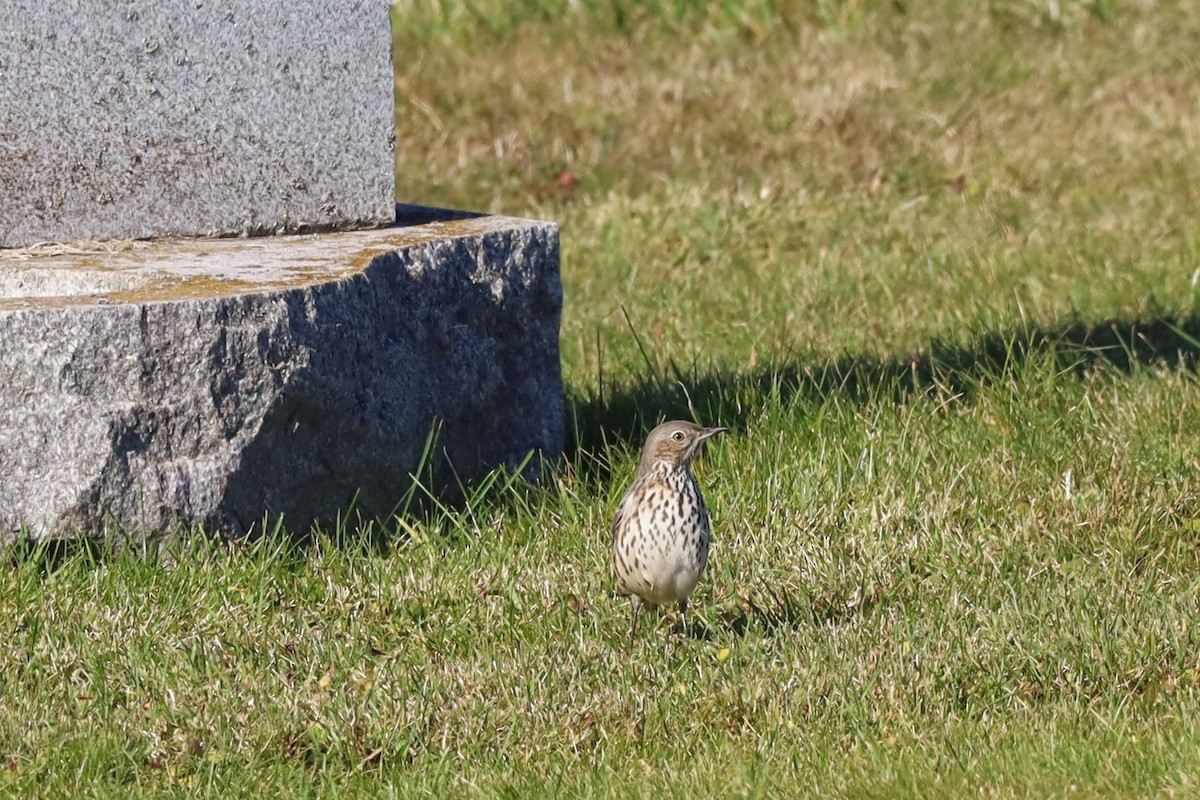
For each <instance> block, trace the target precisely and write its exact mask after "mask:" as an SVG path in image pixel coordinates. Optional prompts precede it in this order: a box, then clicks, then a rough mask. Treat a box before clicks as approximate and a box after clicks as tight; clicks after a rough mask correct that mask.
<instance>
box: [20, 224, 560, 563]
mask: <svg viewBox="0 0 1200 800" xmlns="http://www.w3.org/2000/svg"><path fill="white" fill-rule="evenodd" d="M411 211H412V210H410V212H411ZM412 213H416V212H412ZM420 213H421V214H423V215H424V218H425V219H437V218H438V217H439V215H438V214H436V213H430V212H427V211H422V212H420ZM402 216H404V215H402ZM451 216H454V215H451ZM73 250H74V252H73ZM77 250H78V248H34V249H33V250H32V251H27V252H20V251H15V252H14V251H9V252H8V253H7V254H4V253H3V251H0V342H3V346H2V347H0V539H3V538H12V537H14V536H16V535H18V534H19V532H20V531H21V530H22V529H23V528H24V529H25V530H27V531H28V532H29V533H31V534H33V535H34V536H38V537H41V536H48V535H57V534H70V533H89V532H98V531H100V530H102V529H103V527H104V526H105V525H106V523H109V522H111V523H115V524H117V525H118V526H120V527H121V528H123V529H124V530H127V531H129V532H131V533H133V534H135V535H143V534H148V533H152V532H157V531H164V530H169V529H170V528H171V527H172V526H175V525H177V524H180V523H182V524H185V525H186V524H192V523H201V524H203V525H205V526H207V527H209V528H210V529H215V530H220V531H223V532H225V533H227V534H232V535H237V534H242V533H245V532H247V531H249V530H251V529H252V527H253V526H255V525H256V524H258V523H260V522H261V521H262V519H263V516H264V514H268V515H272V516H274V515H278V514H282V515H284V519H285V523H286V525H287V527H288V528H290V529H292V530H304V529H305V528H306V527H307V526H308V525H309V524H310V523H311V522H313V521H314V520H331V519H332V518H333V517H334V516H335V515H336V514H337V513H339V512H340V511H345V509H346V508H347V507H348V506H349V504H350V502H351V500H352V498H353V497H354V496H355V495H356V494H357V496H358V501H357V505H356V507H357V508H359V509H360V510H362V511H364V512H365V513H367V514H372V515H379V514H383V515H386V514H387V513H388V512H389V511H391V509H392V508H393V506H394V504H395V503H396V501H397V500H398V499H399V498H400V497H401V496H402V494H403V492H404V491H405V489H406V488H407V486H408V482H409V475H410V473H412V472H413V471H415V470H417V468H418V462H419V459H420V456H421V453H422V448H423V446H424V444H425V441H426V437H427V435H428V434H429V432H430V430H431V429H432V428H433V427H434V426H435V425H438V426H440V438H439V440H438V443H437V451H436V452H437V458H438V461H439V462H441V464H442V465H443V466H449V467H451V468H452V471H451V470H447V469H443V470H442V471H441V472H440V475H441V476H442V478H443V479H448V478H450V476H451V475H452V474H457V475H459V476H461V477H463V478H467V479H469V478H472V477H477V476H479V475H481V474H483V473H484V472H486V471H487V470H489V469H491V468H493V467H494V466H497V465H509V466H510V467H515V466H518V465H519V464H520V463H521V462H522V461H523V459H524V458H525V457H526V455H527V454H528V453H529V452H530V451H534V452H535V453H543V454H551V455H557V454H558V453H559V452H561V449H562V445H563V435H564V434H563V399H562V379H561V374H560V368H559V354H558V326H559V313H560V308H561V302H562V290H561V284H560V282H559V273H558V233H557V229H556V228H555V226H553V225H550V224H546V223H537V222H530V221H527V220H516V219H510V218H505V217H472V218H460V219H449V220H445V221H426V222H424V223H423V224H419V225H412V226H407V227H393V228H388V229H381V230H371V231H359V232H353V233H335V234H326V235H317V236H285V237H268V238H263V239H251V240H238V239H218V240H195V239H193V240H165V241H156V242H130V243H124V244H113V245H106V246H103V247H98V248H95V249H94V250H93V251H90V252H78V251H77ZM39 251H41V252H43V253H44V252H47V251H49V252H50V253H54V252H58V253H59V254H57V255H52V254H51V255H45V254H42V255H35V254H36V253H38V252H39Z"/></svg>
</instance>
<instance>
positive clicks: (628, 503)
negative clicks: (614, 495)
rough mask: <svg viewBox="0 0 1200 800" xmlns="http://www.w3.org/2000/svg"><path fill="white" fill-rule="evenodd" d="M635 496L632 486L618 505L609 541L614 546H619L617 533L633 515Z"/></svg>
mask: <svg viewBox="0 0 1200 800" xmlns="http://www.w3.org/2000/svg"><path fill="white" fill-rule="evenodd" d="M635 485H636V484H635ZM633 495H634V492H633V486H630V487H629V488H628V489H626V490H625V494H624V495H622V496H621V502H619V503H617V513H616V514H615V515H614V516H613V522H612V529H611V531H610V533H611V536H610V539H609V544H611V545H613V546H616V544H617V532H618V531H620V530H621V526H622V525H624V524H625V520H626V519H627V518H628V517H629V515H630V514H632V513H633V506H634V502H633Z"/></svg>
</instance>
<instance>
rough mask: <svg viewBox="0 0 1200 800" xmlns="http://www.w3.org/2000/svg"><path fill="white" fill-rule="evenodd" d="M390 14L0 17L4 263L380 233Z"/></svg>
mask: <svg viewBox="0 0 1200 800" xmlns="http://www.w3.org/2000/svg"><path fill="white" fill-rule="evenodd" d="M388 8H389V3H388V0H339V2H328V0H290V1H289V2H287V3H280V2H277V1H276V0H205V1H204V2H199V1H198V2H188V3H162V2H157V0H59V1H58V2H53V3H45V2H42V1H41V0H8V2H6V3H5V4H4V21H3V23H0V247H23V246H27V245H30V244H33V243H35V242H43V241H53V242H67V241H77V240H81V239H122V238H142V237H153V236H186V235H196V234H199V235H211V234H240V233H268V232H280V231H295V230H303V229H306V228H310V229H311V228H322V229H331V228H361V227H370V226H374V225H380V224H388V223H390V222H391V221H392V216H391V215H392V211H393V203H394V202H395V200H394V197H395V191H394V183H395V178H394V174H393V173H394V159H393V154H392V149H391V148H392V139H393V137H394V130H395V122H394V119H393V101H392V95H393V91H394V89H393V80H394V79H393V74H392V65H391V33H390V27H389V24H388Z"/></svg>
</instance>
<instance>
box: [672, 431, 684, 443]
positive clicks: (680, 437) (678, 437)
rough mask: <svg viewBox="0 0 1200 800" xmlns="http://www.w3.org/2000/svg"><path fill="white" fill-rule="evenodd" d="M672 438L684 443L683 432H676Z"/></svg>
mask: <svg viewBox="0 0 1200 800" xmlns="http://www.w3.org/2000/svg"><path fill="white" fill-rule="evenodd" d="M671 438H672V439H674V440H675V441H677V442H682V441H683V431H675V432H674V433H672V434H671Z"/></svg>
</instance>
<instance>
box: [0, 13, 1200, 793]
mask: <svg viewBox="0 0 1200 800" xmlns="http://www.w3.org/2000/svg"><path fill="white" fill-rule="evenodd" d="M394 17H395V32H396V51H395V63H396V68H397V69H396V76H397V83H396V86H397V89H396V92H397V94H396V97H397V126H398V136H397V179H398V186H399V190H398V191H399V194H400V197H401V199H402V200H405V201H410V202H420V203H425V204H429V205H444V206H450V207H456V208H470V209H475V210H482V211H494V212H503V213H507V214H512V215H517V216H529V217H539V218H546V219H553V220H556V221H558V222H559V223H560V225H561V232H562V253H563V264H562V267H563V284H564V294H565V307H564V314H563V328H562V350H563V369H564V375H565V380H566V385H567V393H568V416H569V420H568V424H569V430H570V434H569V435H570V442H569V443H568V451H567V453H566V455H565V457H564V458H563V459H562V461H561V462H560V463H559V464H558V465H556V466H555V467H554V468H552V469H551V470H549V471H548V472H547V474H546V475H545V477H544V480H543V481H542V482H541V483H540V484H538V485H530V484H526V483H524V482H521V481H513V480H508V479H506V478H503V477H501V476H495V477H496V479H495V480H494V481H489V482H487V483H485V484H484V485H482V486H481V487H480V488H479V489H478V490H477V491H476V492H475V493H474V494H473V495H472V497H471V498H470V501H469V502H468V503H467V504H466V506H465V507H463V508H457V509H453V510H437V509H427V510H425V511H422V512H420V513H414V514H411V515H408V516H405V517H403V518H401V519H398V520H395V521H393V522H392V523H391V524H389V525H388V526H386V528H385V529H379V528H373V529H371V530H366V531H364V530H356V529H354V528H353V527H346V528H345V529H344V530H341V531H335V532H333V533H328V534H324V535H321V536H318V537H317V539H316V541H315V543H312V544H309V545H307V546H299V545H294V544H289V543H288V541H287V538H286V537H282V536H269V537H265V538H263V539H261V540H259V541H257V542H254V543H251V544H243V545H235V546H226V545H221V544H218V543H212V542H206V541H203V540H199V539H197V540H195V541H193V542H190V543H188V545H187V546H183V545H181V544H179V543H176V544H173V545H171V546H169V547H167V548H165V549H162V550H159V549H152V548H151V549H148V550H145V551H143V550H139V549H137V548H133V549H126V550H123V551H120V552H107V551H103V550H101V551H97V550H95V549H92V550H84V549H81V550H78V551H72V552H66V553H62V552H58V551H52V550H49V549H42V548H25V549H22V550H18V551H14V552H13V553H12V554H11V556H10V562H11V563H10V565H9V566H8V567H7V568H6V569H5V570H3V571H2V572H0V609H2V613H0V675H3V683H2V684H0V792H2V793H3V794H5V795H9V796H35V795H37V796H45V797H63V796H88V797H90V796H120V797H128V796H142V795H146V796H149V795H160V794H165V795H179V796H192V795H196V796H260V797H292V796H335V795H336V796H340V795H344V794H350V795H353V794H371V795H383V796H401V797H408V796H429V797H443V796H497V795H500V796H509V797H526V796H541V795H550V794H557V795H563V796H588V797H662V796H679V797H693V796H694V797H703V796H722V797H724V796H743V795H765V796H777V797H791V796H807V797H821V798H827V797H854V798H858V797H879V798H891V797H914V798H915V797H921V798H926V797H935V798H936V797H965V796H968V795H969V796H977V795H981V796H986V797H998V798H1010V797H1014V798H1015V797H1037V798H1041V797H1066V796H1071V797H1145V796H1179V797H1190V796H1195V795H1196V794H1197V793H1200V722H1198V720H1200V631H1198V630H1197V619H1198V618H1200V595H1198V591H1197V590H1198V588H1200V391H1198V390H1200V386H1198V379H1197V373H1196V365H1197V358H1198V357H1200V314H1198V313H1197V292H1198V291H1200V287H1198V283H1200V213H1198V212H1197V209H1200V57H1198V56H1197V53H1200V2H1197V1H1196V0H1183V1H1181V2H1154V1H1153V0H1125V1H1124V2H1120V1H1119V0H1093V2H1078V1H1077V0H1048V1H1043V0H990V2H983V1H982V0H980V2H966V0H929V2H920V3H918V2H894V1H891V0H889V2H882V1H880V2H876V1H875V0H857V1H855V0H847V1H846V2H829V1H827V0H808V2H788V0H779V1H778V2H767V1H766V0H763V1H762V2H747V3H745V4H738V3H722V4H715V3H714V4H708V3H699V2H690V1H689V0H658V1H657V2H647V3H634V2H630V0H622V2H618V3H615V4H612V5H607V4H600V3H596V2H592V1H591V0H582V1H581V2H565V1H563V2H552V1H551V0H523V1H522V2H516V3H508V2H500V0H477V2H475V3H464V4H457V3H449V2H432V1H426V2H418V0H401V2H400V3H399V5H398V6H397V8H396V12H395V14H394ZM693 415H694V417H695V418H696V419H697V420H698V421H700V422H703V423H705V424H713V425H715V424H722V425H727V426H729V427H730V428H731V429H732V430H731V432H730V433H729V434H727V435H726V436H724V437H722V438H720V439H719V440H714V442H713V444H712V445H711V446H710V447H709V450H708V454H707V457H706V458H704V459H703V460H702V461H701V462H700V463H698V465H697V474H698V477H699V480H700V482H701V484H702V485H703V487H704V489H705V493H706V497H707V500H708V505H709V509H710V511H711V514H712V518H713V522H714V547H713V552H712V557H711V561H710V565H709V572H708V573H707V575H706V576H705V579H704V580H703V582H702V583H701V586H700V589H699V590H698V592H697V595H696V596H695V598H694V599H693V605H692V609H693V612H694V613H692V612H690V613H689V617H690V619H691V621H692V622H693V623H694V628H693V631H692V635H691V636H688V637H682V636H679V635H677V634H676V633H675V632H674V627H675V622H676V621H675V618H674V617H673V616H672V615H669V614H664V615H661V616H658V617H653V616H651V617H644V618H643V625H642V629H641V631H640V633H639V635H638V637H637V640H636V641H635V642H634V644H633V646H632V647H629V646H628V644H627V641H626V637H625V634H626V631H627V626H628V606H627V604H626V603H625V602H624V601H623V600H621V599H619V598H616V597H615V596H614V595H613V591H612V579H611V577H610V575H609V566H608V552H607V545H608V538H607V537H608V524H609V521H610V519H611V515H612V512H613V509H614V505H615V503H616V500H617V498H618V497H619V495H620V493H621V491H622V489H623V488H624V486H625V484H626V483H627V482H628V480H629V479H630V477H631V476H632V474H633V471H634V468H635V466H636V459H637V448H638V447H639V445H640V440H641V438H642V437H644V435H645V433H646V432H647V431H648V430H649V428H650V427H652V426H653V425H654V424H655V423H657V422H659V421H661V420H662V419H664V418H674V417H680V416H693Z"/></svg>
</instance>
